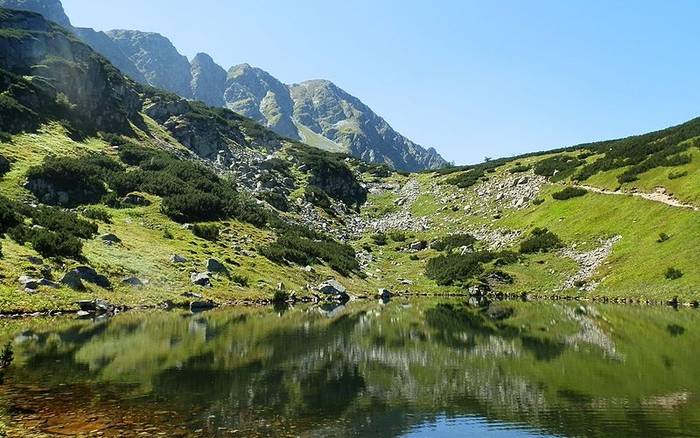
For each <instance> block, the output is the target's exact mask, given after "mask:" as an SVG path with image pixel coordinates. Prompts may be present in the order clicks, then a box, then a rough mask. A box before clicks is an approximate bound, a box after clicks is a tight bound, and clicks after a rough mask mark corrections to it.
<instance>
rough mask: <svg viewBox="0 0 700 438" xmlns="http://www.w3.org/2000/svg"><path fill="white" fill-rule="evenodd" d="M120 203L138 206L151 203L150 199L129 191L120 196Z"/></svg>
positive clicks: (145, 205)
mask: <svg viewBox="0 0 700 438" xmlns="http://www.w3.org/2000/svg"><path fill="white" fill-rule="evenodd" d="M122 204H127V205H134V206H138V207H147V206H149V205H151V201H149V200H148V199H146V198H144V197H143V196H141V195H139V194H137V193H129V194H128V195H126V196H124V197H123V198H122Z"/></svg>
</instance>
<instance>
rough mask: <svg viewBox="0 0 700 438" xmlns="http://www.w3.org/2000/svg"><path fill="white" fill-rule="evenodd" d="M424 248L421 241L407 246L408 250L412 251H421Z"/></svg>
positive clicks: (423, 243)
mask: <svg viewBox="0 0 700 438" xmlns="http://www.w3.org/2000/svg"><path fill="white" fill-rule="evenodd" d="M425 247H426V243H425V242H423V241H422V240H421V241H417V242H413V243H411V244H410V245H409V249H411V250H413V251H422V250H424V249H425Z"/></svg>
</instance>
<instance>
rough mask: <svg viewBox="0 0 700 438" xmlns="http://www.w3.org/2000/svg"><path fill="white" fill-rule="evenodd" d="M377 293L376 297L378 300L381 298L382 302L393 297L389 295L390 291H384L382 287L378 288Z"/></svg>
mask: <svg viewBox="0 0 700 438" xmlns="http://www.w3.org/2000/svg"><path fill="white" fill-rule="evenodd" d="M377 292H378V294H377V295H378V296H379V298H381V299H382V300H388V299H389V298H391V297H392V296H393V294H392V293H391V291H390V290H389V289H385V288H383V287H380V288H379V289H378V290H377Z"/></svg>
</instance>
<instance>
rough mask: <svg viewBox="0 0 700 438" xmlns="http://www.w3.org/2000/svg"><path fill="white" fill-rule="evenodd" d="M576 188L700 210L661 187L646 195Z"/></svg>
mask: <svg viewBox="0 0 700 438" xmlns="http://www.w3.org/2000/svg"><path fill="white" fill-rule="evenodd" d="M576 187H581V188H582V189H586V190H588V191H590V192H594V193H600V194H602V195H623V196H624V195H626V196H636V197H638V198H643V199H646V200H648V201H654V202H660V203H662V204H666V205H669V206H671V207H678V208H688V209H691V210H694V211H698V210H700V208H698V207H697V206H696V205H693V204H688V203H685V202H682V201H679V200H678V199H676V198H674V197H673V196H671V195H669V194H667V193H666V189H664V188H663V187H659V188H657V189H656V191H655V192H653V193H644V192H620V191H618V192H614V191H612V190H605V189H601V188H598V187H593V186H587V185H583V184H578V185H577V186H576Z"/></svg>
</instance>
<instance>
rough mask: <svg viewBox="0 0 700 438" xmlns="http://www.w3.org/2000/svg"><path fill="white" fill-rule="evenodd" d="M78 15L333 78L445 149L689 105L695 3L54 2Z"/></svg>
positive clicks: (475, 147) (695, 61) (293, 74)
mask: <svg viewBox="0 0 700 438" xmlns="http://www.w3.org/2000/svg"><path fill="white" fill-rule="evenodd" d="M63 4H64V7H65V9H66V12H67V13H68V15H69V16H70V17H71V20H72V21H73V24H74V25H76V26H89V27H94V28H97V29H99V30H107V29H113V28H126V29H139V30H144V31H154V32H159V33H162V34H163V35H165V36H167V37H168V38H170V39H171V41H173V43H174V44H175V46H176V47H177V48H178V49H179V50H180V52H181V53H182V54H184V55H186V56H188V57H189V58H191V57H192V56H193V55H194V54H195V53H197V52H200V51H203V52H207V53H209V54H210V55H212V57H213V58H214V59H215V60H216V61H217V62H218V63H219V64H221V65H222V66H224V68H226V69H228V67H230V66H232V65H234V64H238V63H242V62H247V63H249V64H252V65H255V66H258V67H261V68H263V69H265V70H267V71H269V72H270V73H271V74H272V75H274V76H276V77H277V78H279V79H280V80H282V81H283V82H287V83H293V82H300V81H303V80H306V79H315V78H324V79H330V80H332V81H333V82H335V83H336V84H337V85H338V86H340V87H341V88H344V89H345V90H346V91H348V92H350V93H351V94H354V95H355V96H357V97H359V98H360V99H362V100H363V101H364V102H365V103H367V104H368V105H369V106H370V107H372V108H373V109H374V110H375V111H376V112H377V113H378V114H379V115H381V116H383V117H384V118H385V119H386V120H387V121H388V122H389V123H390V124H391V125H392V126H393V127H394V128H395V129H397V130H398V131H399V132H401V133H403V134H404V135H406V136H408V137H409V138H411V139H413V140H414V141H416V142H418V143H421V144H422V145H424V146H434V147H435V148H436V149H437V150H438V151H440V152H441V153H442V154H443V156H445V158H447V159H448V160H454V161H456V162H457V163H470V162H477V161H481V160H482V159H483V157H484V156H490V157H499V156H507V155H513V154H517V153H522V152H528V151H532V150H544V149H550V148H555V147H560V146H565V145H571V144H575V143H580V142H585V141H591V140H601V139H609V138H615V137H619V136H626V135H630V134H635V133H642V132H646V131H650V130H655V129H659V128H663V127H666V126H669V125H672V124H676V123H679V122H683V121H685V120H687V119H690V118H693V117H695V116H697V115H700V26H699V25H698V22H700V1H681V0H674V1H668V2H661V1H658V2H646V1H628V2H615V1H570V0H561V1H546V2H545V1H500V2H497V1H493V2H490V1H473V2H471V1H457V0H455V1H434V2H427V1H412V0H400V1H394V0H391V1H372V0H356V1H353V2H341V1H320V0H319V1H310V0H296V1H286V0H285V1H282V0H279V1H273V0H268V1H250V0H246V1H238V0H236V1H221V0H198V1H178V0H119V1H109V2H108V1H95V0H63Z"/></svg>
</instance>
